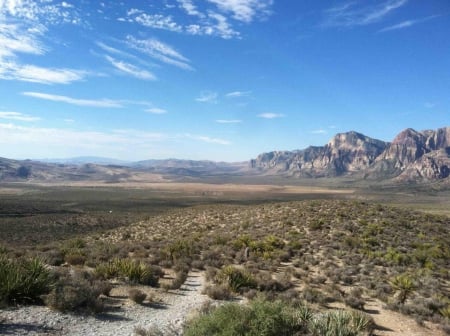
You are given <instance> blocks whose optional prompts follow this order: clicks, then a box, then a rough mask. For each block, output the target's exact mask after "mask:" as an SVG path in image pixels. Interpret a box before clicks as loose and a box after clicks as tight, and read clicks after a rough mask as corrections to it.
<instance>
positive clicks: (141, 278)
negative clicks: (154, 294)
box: [95, 259, 158, 286]
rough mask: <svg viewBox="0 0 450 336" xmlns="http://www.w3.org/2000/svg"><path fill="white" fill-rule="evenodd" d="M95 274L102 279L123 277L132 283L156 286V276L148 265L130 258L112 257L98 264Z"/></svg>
mask: <svg viewBox="0 0 450 336" xmlns="http://www.w3.org/2000/svg"><path fill="white" fill-rule="evenodd" d="M95 274H96V275H97V276H98V277H99V278H102V279H112V278H116V277H123V278H125V279H126V280H127V281H128V282H130V283H133V284H142V285H150V286H156V285H157V284H158V276H157V275H156V274H155V272H153V270H152V269H151V267H150V266H148V265H146V264H145V263H143V262H140V261H136V260H132V259H113V260H112V261H109V262H107V263H103V264H100V265H98V266H97V267H96V268H95Z"/></svg>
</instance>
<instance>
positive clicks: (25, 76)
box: [0, 62, 87, 84]
mask: <svg viewBox="0 0 450 336" xmlns="http://www.w3.org/2000/svg"><path fill="white" fill-rule="evenodd" d="M86 75H87V72H86V71H81V70H74V69H58V68H44V67H39V66H35V65H20V64H16V63H14V62H10V63H2V62H0V78H2V79H9V80H19V81H24V82H32V83H41V84H69V83H72V82H75V81H80V80H82V79H84V78H85V77H86Z"/></svg>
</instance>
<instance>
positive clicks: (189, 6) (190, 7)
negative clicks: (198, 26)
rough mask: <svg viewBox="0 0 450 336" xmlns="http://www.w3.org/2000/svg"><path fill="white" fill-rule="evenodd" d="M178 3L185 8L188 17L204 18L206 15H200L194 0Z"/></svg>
mask: <svg viewBox="0 0 450 336" xmlns="http://www.w3.org/2000/svg"><path fill="white" fill-rule="evenodd" d="M178 3H179V4H180V7H181V8H183V9H184V10H185V11H186V13H187V14H188V15H192V16H198V17H201V18H203V17H204V16H205V15H204V14H202V13H200V12H199V11H198V9H197V7H195V5H194V4H193V2H192V0H178Z"/></svg>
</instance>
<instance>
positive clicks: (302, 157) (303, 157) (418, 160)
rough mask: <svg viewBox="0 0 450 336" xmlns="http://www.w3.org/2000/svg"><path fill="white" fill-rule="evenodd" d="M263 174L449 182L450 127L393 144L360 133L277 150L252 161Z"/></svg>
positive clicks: (403, 135) (402, 136) (406, 134)
mask: <svg viewBox="0 0 450 336" xmlns="http://www.w3.org/2000/svg"><path fill="white" fill-rule="evenodd" d="M250 165H251V167H252V168H254V169H255V170H257V171H259V172H260V173H264V174H283V175H287V176H299V177H334V176H343V175H355V174H359V175H360V176H362V177H364V178H366V179H389V178H395V179H397V180H400V181H420V180H436V179H445V178H447V177H449V175H450V127H445V128H440V129H438V130H426V131H422V132H417V131H415V130H413V129H406V130H404V131H402V132H400V133H399V134H398V135H397V136H396V137H395V139H394V140H393V141H392V143H387V142H384V141H381V140H376V139H372V138H369V137H367V136H365V135H362V134H360V133H357V132H348V133H340V134H337V135H336V136H334V137H333V138H332V139H331V140H330V141H329V142H328V144H326V145H325V146H322V147H308V148H306V149H304V150H298V151H292V152H289V151H275V152H270V153H264V154H261V155H259V156H258V157H257V158H256V159H254V160H252V161H251V162H250Z"/></svg>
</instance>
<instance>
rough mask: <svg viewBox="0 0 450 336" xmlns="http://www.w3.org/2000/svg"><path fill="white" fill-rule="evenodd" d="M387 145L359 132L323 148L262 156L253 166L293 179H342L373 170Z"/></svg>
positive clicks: (341, 137)
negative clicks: (337, 177) (340, 177)
mask: <svg viewBox="0 0 450 336" xmlns="http://www.w3.org/2000/svg"><path fill="white" fill-rule="evenodd" d="M387 145H388V144H387V143H385V142H383V141H380V140H375V139H372V138H369V137H367V136H365V135H362V134H360V133H357V132H348V133H340V134H337V135H336V136H335V137H333V138H332V139H331V140H330V142H329V143H328V144H326V145H325V146H323V147H308V148H306V149H304V150H300V151H294V152H287V151H285V152H278V151H277V152H271V153H264V154H261V155H259V156H258V157H257V158H256V159H255V160H252V161H251V166H252V167H253V168H256V169H259V170H261V171H266V172H268V173H284V174H287V175H292V176H310V177H331V176H341V175H344V174H348V173H352V172H357V171H361V170H363V169H366V168H367V167H369V165H370V164H372V162H374V160H375V159H376V158H377V157H378V156H379V155H380V154H381V153H382V152H383V150H385V148H386V147H387Z"/></svg>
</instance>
